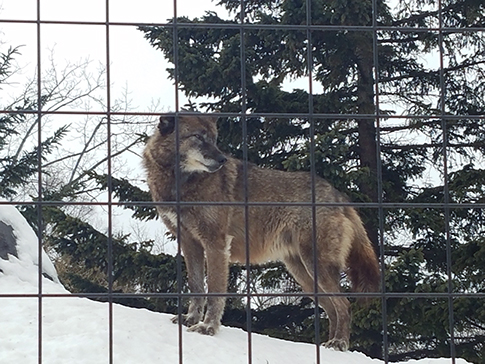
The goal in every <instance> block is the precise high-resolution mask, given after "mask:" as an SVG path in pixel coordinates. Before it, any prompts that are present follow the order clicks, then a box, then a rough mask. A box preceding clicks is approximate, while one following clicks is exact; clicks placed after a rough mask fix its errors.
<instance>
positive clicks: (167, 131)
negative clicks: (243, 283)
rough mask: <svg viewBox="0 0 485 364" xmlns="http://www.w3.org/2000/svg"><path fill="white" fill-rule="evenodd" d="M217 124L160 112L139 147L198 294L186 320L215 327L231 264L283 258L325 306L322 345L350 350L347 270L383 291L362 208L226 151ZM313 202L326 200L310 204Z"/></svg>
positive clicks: (202, 329)
mask: <svg viewBox="0 0 485 364" xmlns="http://www.w3.org/2000/svg"><path fill="white" fill-rule="evenodd" d="M216 121H217V118H215V117H211V116H207V115H204V114H197V113H193V114H180V115H178V116H177V117H175V116H173V115H172V116H170V115H163V116H161V117H160V121H159V124H158V127H157V128H156V129H155V132H154V134H153V135H152V136H151V137H150V138H149V140H148V142H147V144H146V147H145V149H144V152H143V162H144V167H145V169H146V173H147V182H148V186H149V189H150V193H151V197H152V199H153V201H155V202H157V210H158V214H159V216H160V217H161V219H162V220H163V222H164V223H165V225H166V226H167V228H168V229H169V230H170V231H171V232H172V233H173V234H174V235H178V237H179V243H180V246H181V250H182V253H183V256H184V260H185V263H186V268H187V275H188V286H189V289H190V291H191V292H193V293H196V294H197V295H195V296H194V297H193V298H192V299H191V301H190V304H189V308H188V312H187V314H184V315H182V320H183V322H182V323H183V324H184V325H186V326H188V327H189V328H188V331H194V332H198V333H201V334H206V335H214V334H216V333H217V331H218V329H219V328H220V325H221V318H222V314H223V311H224V306H225V297H224V296H223V295H219V296H218V295H217V293H219V294H224V293H226V291H227V284H228V275H229V264H230V263H231V262H234V263H240V264H246V262H247V260H249V262H250V263H254V264H261V263H265V262H268V261H281V262H283V263H284V264H285V266H286V268H287V270H288V271H289V272H290V273H291V274H292V275H293V277H294V278H295V279H296V281H297V282H298V283H299V284H300V285H301V287H302V289H303V291H304V292H306V293H308V294H309V295H311V294H312V293H313V299H314V300H315V301H316V304H318V305H320V307H322V308H323V309H324V311H325V312H326V314H327V316H328V319H329V339H328V341H327V342H326V343H325V346H326V347H330V348H334V349H337V350H341V351H345V350H347V349H348V347H349V337H350V322H351V315H350V303H349V301H348V299H347V298H346V297H344V296H343V295H342V294H340V295H339V294H338V293H339V292H340V278H341V273H342V272H344V271H345V272H346V273H347V274H348V277H349V279H350V281H351V283H352V287H353V290H354V291H356V292H374V291H377V290H378V287H379V281H380V270H379V264H378V261H377V257H376V254H375V252H374V249H373V247H372V244H371V242H370V241H369V238H368V237H367V234H366V231H365V229H364V226H363V224H362V221H361V219H360V217H359V215H358V214H357V212H356V210H355V209H354V208H352V207H351V206H349V205H348V204H346V202H348V199H347V198H346V197H345V196H344V195H343V194H342V193H340V192H338V191H337V190H336V189H335V188H334V187H333V186H332V185H331V184H330V183H329V182H327V181H326V180H324V179H320V178H318V177H315V178H313V179H312V176H311V174H310V173H308V172H286V171H279V170H272V169H264V168H260V167H258V166H256V165H254V164H251V163H246V164H244V163H243V161H241V160H238V159H235V158H232V157H230V156H228V155H226V154H224V153H222V152H221V150H220V149H219V148H218V147H217V145H216V140H217V124H216ZM177 144H178V146H177ZM177 167H178V168H177ZM312 180H313V181H314V182H312ZM312 184H314V187H312ZM313 196H314V198H312V197H313ZM176 201H180V202H181V203H180V204H178V205H177V204H176ZM312 201H315V202H317V203H329V204H327V205H325V204H320V205H318V204H316V205H315V207H313V208H312V204H311V203H312ZM164 203H165V204H164ZM314 222H315V223H316V224H314ZM314 225H315V226H314ZM246 242H248V245H249V246H246V245H247V243H246ZM247 253H248V255H249V256H248V257H247V255H246V254H247ZM315 259H316V261H315ZM205 270H207V274H205ZM206 276H207V280H205V277H206ZM205 286H207V292H208V293H209V295H207V299H205V298H204V294H203V293H204V292H205ZM316 289H317V293H321V294H322V295H318V294H315V290H316ZM333 293H337V295H332V294H333ZM210 294H212V295H210ZM173 322H174V323H177V322H178V316H177V317H175V318H174V319H173Z"/></svg>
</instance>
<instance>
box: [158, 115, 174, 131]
mask: <svg viewBox="0 0 485 364" xmlns="http://www.w3.org/2000/svg"><path fill="white" fill-rule="evenodd" d="M158 130H159V131H160V134H162V136H165V135H168V134H172V133H173V131H174V130H175V116H160V122H159V123H158Z"/></svg>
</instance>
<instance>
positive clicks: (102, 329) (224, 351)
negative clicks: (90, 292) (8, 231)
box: [0, 205, 467, 364]
mask: <svg viewBox="0 0 485 364" xmlns="http://www.w3.org/2000/svg"><path fill="white" fill-rule="evenodd" d="M0 221H3V222H4V223H6V224H7V225H10V226H11V227H12V228H13V231H14V235H15V237H16V239H17V252H18V256H19V258H18V259H17V258H16V257H14V256H12V255H10V256H9V259H8V261H7V260H4V259H0V269H1V271H2V272H0V305H1V306H0V307H1V309H0V322H1V328H2V330H1V336H0V363H2V364H3V363H6V364H10V363H22V364H30V363H39V349H38V346H39V345H38V343H39V326H40V325H39V312H41V313H42V318H41V322H40V323H41V327H42V334H41V343H42V345H41V346H42V353H41V354H42V356H41V357H42V363H47V364H57V363H59V364H61V363H62V364H65V363H75V364H83V363H89V364H98V363H99V364H102V363H109V359H110V350H109V337H110V335H109V332H110V328H109V326H110V324H109V316H110V305H109V304H108V303H101V302H95V301H91V300H89V299H87V298H79V297H75V296H71V297H69V292H68V291H67V290H66V289H65V288H64V287H63V286H62V285H61V283H59V280H58V278H57V274H56V272H55V269H54V266H53V264H52V263H51V262H50V261H49V259H48V258H47V255H46V254H45V253H44V252H43V253H42V259H41V260H42V268H43V269H42V271H44V272H46V273H47V274H48V275H49V276H50V277H52V278H53V280H50V279H48V278H44V277H42V279H41V282H42V286H41V292H42V293H43V294H63V295H68V296H67V297H48V296H47V297H42V298H41V299H39V297H35V296H34V297H18V296H17V297H12V296H8V294H14V295H15V294H17V295H18V294H34V295H36V294H38V293H39V287H38V283H39V278H38V276H39V269H38V257H37V253H38V249H37V246H38V239H37V237H36V236H35V234H34V232H33V231H32V229H31V228H30V227H29V226H28V224H27V223H26V221H25V220H24V219H23V217H22V216H21V215H20V213H18V212H17V210H16V209H15V208H14V207H12V206H7V205H0ZM39 305H41V310H39ZM111 309H112V323H113V327H112V330H113V331H112V339H113V346H112V355H113V357H112V359H113V363H122V364H130V363H133V364H135V363H136V364H140V363H143V364H150V363H163V364H170V363H174V364H175V363H179V362H180V361H179V347H180V346H181V348H182V355H183V357H182V358H183V363H197V364H214V363H231V364H243V363H248V355H249V354H248V353H249V348H248V334H247V333H246V332H244V331H242V330H240V329H235V328H229V327H223V328H222V329H221V331H220V332H219V333H218V334H217V335H216V336H213V337H209V336H203V335H200V334H197V333H189V332H187V331H186V329H185V328H180V327H179V326H178V325H174V324H172V323H171V321H170V319H171V315H167V314H161V313H155V312H150V311H148V310H145V309H134V308H128V307H124V306H121V305H117V304H113V305H112V306H111ZM180 329H181V334H182V335H181V337H182V340H181V341H179V330H180ZM251 343H252V347H251V352H252V363H254V364H295V363H309V364H310V363H316V350H315V346H314V345H310V344H303V343H294V342H289V341H284V340H279V339H274V338H270V337H268V336H264V335H258V334H253V335H251ZM320 357H321V363H346V364H367V363H374V364H379V363H383V362H382V361H381V360H377V359H371V358H369V357H367V356H365V355H364V354H362V353H358V352H344V353H342V352H337V351H334V350H332V349H325V348H323V347H322V348H320ZM408 363H409V364H444V363H451V360H450V359H446V358H444V359H421V360H411V361H409V362H408ZM456 363H457V364H465V363H467V362H466V361H465V360H462V359H457V360H456Z"/></svg>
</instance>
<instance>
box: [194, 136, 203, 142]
mask: <svg viewBox="0 0 485 364" xmlns="http://www.w3.org/2000/svg"><path fill="white" fill-rule="evenodd" d="M193 136H194V137H196V138H197V139H199V140H200V141H202V142H203V141H204V137H203V136H202V135H200V134H194V135H193Z"/></svg>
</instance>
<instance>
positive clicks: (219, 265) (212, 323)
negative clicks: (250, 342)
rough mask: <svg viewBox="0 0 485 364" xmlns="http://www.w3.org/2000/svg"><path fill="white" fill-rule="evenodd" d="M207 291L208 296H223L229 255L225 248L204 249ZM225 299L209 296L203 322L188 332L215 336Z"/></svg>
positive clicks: (225, 288) (225, 289) (225, 290)
mask: <svg viewBox="0 0 485 364" xmlns="http://www.w3.org/2000/svg"><path fill="white" fill-rule="evenodd" d="M206 258H207V289H208V293H209V294H225V293H226V292H227V280H228V275H229V255H228V249H227V248H226V247H221V248H210V249H206ZM225 303H226V297H224V296H222V297H221V296H217V295H214V296H212V295H210V296H209V297H208V298H207V312H206V314H205V318H204V321H203V322H200V323H198V324H195V325H193V326H191V327H190V328H189V329H188V331H195V332H198V333H200V334H204V335H215V334H216V333H217V331H218V330H219V328H220V326H221V318H222V314H223V313H224V306H225Z"/></svg>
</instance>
